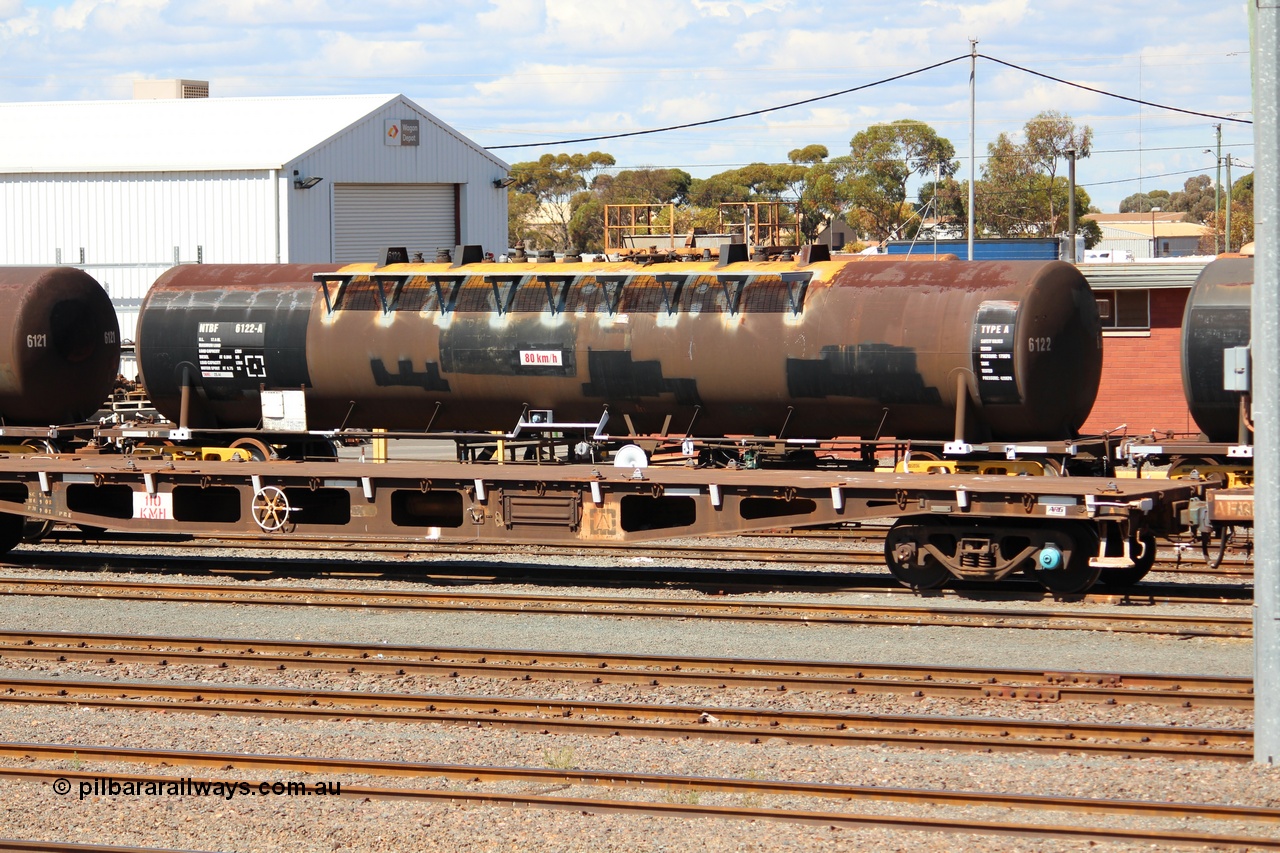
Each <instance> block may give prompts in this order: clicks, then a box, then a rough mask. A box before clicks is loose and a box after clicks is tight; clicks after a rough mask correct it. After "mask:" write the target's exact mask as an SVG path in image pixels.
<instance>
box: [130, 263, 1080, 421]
mask: <svg viewBox="0 0 1280 853" xmlns="http://www.w3.org/2000/svg"><path fill="white" fill-rule="evenodd" d="M466 248H467V247H460V249H459V251H460V252H462V253H463V255H462V257H467V256H468V255H469V254H472V253H470V252H467V251H466ZM1101 345H1102V342H1101V334H1100V326H1099V320H1098V316H1097V309H1096V304H1095V302H1094V301H1093V298H1092V295H1091V293H1090V291H1089V288H1088V284H1087V282H1086V281H1085V279H1084V278H1083V276H1081V275H1080V273H1079V272H1078V271H1077V270H1075V268H1074V267H1072V266H1070V265H1068V264H1065V263H1059V262H1049V263H1040V262H983V263H968V262H958V261H952V262H946V261H939V262H893V261H879V260H865V261H829V260H820V261H816V262H814V263H802V262H789V261H762V262H746V261H741V262H737V263H727V264H717V263H715V262H712V261H704V262H676V263H664V264H652V265H649V266H641V265H637V264H622V263H536V264H516V263H486V262H480V263H465V264H463V263H458V264H453V263H436V264H392V265H387V266H374V265H354V266H347V267H341V268H337V267H334V266H329V267H315V266H301V265H282V266H207V265H206V266H189V267H180V268H177V269H174V270H171V271H170V272H168V273H166V274H165V275H164V276H162V277H161V278H160V279H159V280H158V281H157V282H156V284H155V285H154V286H153V287H152V289H151V291H150V293H149V294H148V296H147V299H146V301H145V302H144V304H143V306H142V310H141V315H140V319H139V330H138V341H137V346H138V357H139V369H140V372H141V374H142V377H143V380H144V383H145V385H146V387H147V389H148V391H149V393H150V395H151V399H152V401H153V403H154V404H155V406H156V408H157V409H159V411H161V412H162V413H164V414H165V415H167V416H168V417H169V418H171V419H173V420H175V421H178V422H180V423H181V424H182V425H184V426H189V427H192V428H224V429H235V428H252V427H254V426H256V425H257V424H259V422H260V421H261V418H262V414H261V400H260V397H259V394H260V391H261V390H262V389H280V388H283V389H288V388H295V389H296V388H301V389H305V402H306V419H307V426H308V427H309V428H311V429H334V428H339V427H349V428H383V429H391V430H424V429H428V428H429V429H431V430H435V431H449V430H454V431H463V430H466V431H479V430H505V429H510V428H511V427H512V425H513V424H516V423H517V422H518V421H519V420H520V419H521V418H522V417H523V416H524V415H525V414H526V413H527V412H532V411H535V410H540V411H541V412H543V413H545V414H546V416H548V417H550V418H554V420H555V421H556V422H564V423H568V422H582V423H595V422H597V421H599V420H600V419H601V417H602V414H603V413H604V412H605V410H606V407H607V411H608V415H609V424H610V425H611V426H614V427H615V428H614V429H613V432H614V433H615V434H616V433H617V432H619V430H618V429H617V428H616V426H615V425H616V424H617V423H618V421H619V420H622V421H623V422H624V423H625V424H626V425H627V427H629V428H630V429H629V431H631V432H651V433H657V432H659V431H663V432H666V431H668V430H670V431H671V432H673V433H674V434H677V435H681V434H689V435H693V436H725V435H761V436H779V435H782V434H783V433H784V432H785V434H786V435H787V436H788V437H797V438H799V437H806V438H828V437H833V436H867V437H871V436H905V437H912V438H952V437H955V438H959V437H961V436H960V435H958V434H962V435H963V438H964V439H966V440H971V441H972V440H988V439H994V440H1007V441H1017V440H1046V439H1069V438H1071V437H1074V436H1075V435H1076V434H1077V430H1078V429H1079V427H1080V425H1081V424H1082V423H1083V421H1084V420H1085V418H1086V417H1087V415H1088V413H1089V409H1090V407H1091V406H1092V404H1093V400H1094V397H1095V395H1096V392H1097V387H1098V381H1099V376H1100V374H1101ZM184 384H185V385H186V386H187V399H188V402H187V404H186V408H185V410H184V408H183V403H182V400H183V387H184ZM957 412H959V414H958V415H957Z"/></svg>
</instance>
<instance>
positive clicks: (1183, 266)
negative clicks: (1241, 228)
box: [1079, 256, 1213, 290]
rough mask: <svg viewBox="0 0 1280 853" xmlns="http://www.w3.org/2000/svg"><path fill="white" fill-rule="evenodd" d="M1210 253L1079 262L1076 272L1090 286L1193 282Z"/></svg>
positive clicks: (1163, 286) (1117, 287) (1164, 285)
mask: <svg viewBox="0 0 1280 853" xmlns="http://www.w3.org/2000/svg"><path fill="white" fill-rule="evenodd" d="M1211 260H1213V258H1212V257H1211V256H1198V257H1188V258H1179V259H1170V260H1160V261H1143V262H1136V261H1128V262H1123V263H1112V264H1080V265H1079V269H1080V272H1081V273H1083V274H1084V277H1085V278H1086V279H1087V280H1088V282H1089V286H1090V287H1092V288H1093V289H1094V290H1128V289H1134V288H1136V289H1142V290H1164V289H1167V288H1175V289H1176V288H1187V289H1190V287H1191V286H1192V285H1193V284H1195V283H1196V278H1198V277H1199V275H1200V272H1201V270H1203V269H1204V268H1205V265H1206V264H1208V263H1209V261H1211Z"/></svg>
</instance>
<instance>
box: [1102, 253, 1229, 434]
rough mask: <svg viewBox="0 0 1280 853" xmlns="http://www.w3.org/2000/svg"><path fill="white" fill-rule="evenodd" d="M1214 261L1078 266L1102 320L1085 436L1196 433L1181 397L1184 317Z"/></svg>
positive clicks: (1198, 259)
mask: <svg viewBox="0 0 1280 853" xmlns="http://www.w3.org/2000/svg"><path fill="white" fill-rule="evenodd" d="M1209 260H1210V259H1209V258H1205V257H1197V258H1188V259H1186V260H1182V261H1168V262H1147V263H1128V264H1082V265H1081V266H1080V271H1081V272H1082V273H1084V275H1085V278H1087V279H1088V280H1089V285H1090V286H1091V287H1092V288H1093V291H1094V296H1095V298H1096V299H1097V300H1098V308H1099V313H1101V314H1102V315H1103V318H1102V325H1103V332H1102V335H1103V347H1102V352H1103V355H1102V382H1101V385H1100V387H1099V389H1098V398H1097V401H1096V402H1095V403H1094V404H1093V411H1092V412H1090V414H1089V419H1088V420H1087V421H1085V424H1084V428H1083V430H1082V432H1083V433H1084V434H1086V435H1096V434H1098V433H1102V432H1105V431H1108V430H1115V429H1117V428H1118V427H1120V426H1122V425H1124V427H1125V429H1124V432H1126V433H1127V434H1128V435H1130V436H1132V435H1145V434H1148V433H1151V432H1152V431H1156V432H1160V433H1163V432H1167V431H1173V432H1180V433H1195V432H1197V431H1198V429H1197V427H1196V426H1195V423H1194V422H1193V421H1192V420H1191V413H1190V411H1188V409H1187V404H1186V400H1185V399H1184V397H1183V392H1182V345H1181V338H1182V314H1183V311H1184V309H1185V308H1186V304H1187V296H1188V295H1189V294H1190V292H1191V286H1192V285H1193V284H1195V280H1196V277H1197V276H1198V275H1200V271H1201V270H1202V269H1204V266H1205V264H1206V263H1208V261H1209Z"/></svg>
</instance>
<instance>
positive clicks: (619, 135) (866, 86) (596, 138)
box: [485, 53, 969, 151]
mask: <svg viewBox="0 0 1280 853" xmlns="http://www.w3.org/2000/svg"><path fill="white" fill-rule="evenodd" d="M968 58H969V54H967V53H966V54H962V55H960V56H954V57H952V58H951V59H947V60H944V61H942V62H935V63H934V64H933V65H926V66H925V67H924V68H917V69H916V70H914V71H907V72H905V73H903V74H898V75H896V76H893V77H886V78H884V79H883V80H876V81H875V82H874V83H863V84H862V85H861V86H854V87H853V88H852V89H841V90H840V91H839V92H831V93H829V94H826V95H818V96H817V97H816V98H805V99H804V100H803V101H793V102H792V103H789V104H780V105H779V106H776V107H765V108H764V109H761V110H752V111H751V112H749V113H738V114H737V115H731V116H721V117H720V118H709V119H706V120H705V121H693V122H689V123H688V124H674V125H669V126H667V127H654V128H650V129H649V130H632V131H628V132H626V133H611V134H608V135H606V136H584V137H582V138H580V139H561V140H559V141H557V142H522V143H520V144H518V145H488V146H486V147H485V150H486V151H499V150H502V149H504V148H545V147H547V146H548V145H572V144H574V143H576V142H599V141H601V140H604V139H622V138H623V137H627V136H644V135H645V134H649V133H666V132H667V131H671V130H686V129H688V128H690V127H703V126H705V125H708V124H718V123H720V122H724V121H734V120H736V119H740V118H749V117H751V116H758V115H764V114H765V113H773V112H777V111H778V110H789V109H791V108H792V107H802V106H804V105H805V104H812V103H816V102H817V101H825V100H828V99H830V98H838V97H840V96H841V95H848V94H850V93H851V92H858V91H861V90H863V89H870V88H872V87H874V86H882V85H884V84H885V83H892V82H894V81H895V80H902V79H904V78H906V77H912V76H914V75H916V74H923V73H924V72H926V71H932V70H933V69H935V68H941V67H942V66H944V65H950V64H951V63H953V62H959V61H960V60H961V59H968Z"/></svg>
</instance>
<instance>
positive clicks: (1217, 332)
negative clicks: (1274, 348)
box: [1182, 257, 1253, 442]
mask: <svg viewBox="0 0 1280 853" xmlns="http://www.w3.org/2000/svg"><path fill="white" fill-rule="evenodd" d="M1252 295H1253V258H1244V257H1238V258H1218V259H1216V260H1213V261H1210V262H1209V263H1208V264H1207V265H1206V266H1205V268H1204V270H1202V271H1201V273H1200V275H1199V277H1198V278H1197V279H1196V283H1195V285H1194V286H1193V287H1192V288H1191V295H1190V296H1188V297H1187V308H1186V311H1185V312H1184V314H1183V317H1182V390H1183V391H1184V392H1185V394H1186V397H1187V406H1188V408H1190V410H1191V417H1192V419H1193V420H1194V421H1195V422H1196V426H1198V427H1200V429H1201V430H1203V431H1204V434H1205V436H1206V437H1207V438H1208V439H1209V440H1210V441H1231V442H1234V441H1236V440H1238V438H1239V428H1240V394H1239V392H1234V391H1227V390H1224V388H1223V379H1224V377H1223V370H1222V369H1223V350H1226V349H1229V348H1232V347H1244V346H1248V345H1249V341H1250V329H1249V324H1250V320H1251V318H1252V314H1251V309H1250V299H1251V298H1252Z"/></svg>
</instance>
